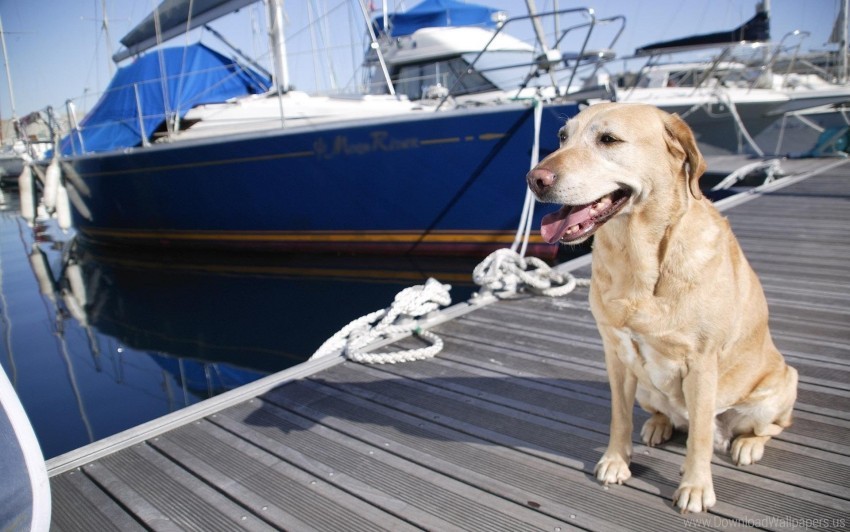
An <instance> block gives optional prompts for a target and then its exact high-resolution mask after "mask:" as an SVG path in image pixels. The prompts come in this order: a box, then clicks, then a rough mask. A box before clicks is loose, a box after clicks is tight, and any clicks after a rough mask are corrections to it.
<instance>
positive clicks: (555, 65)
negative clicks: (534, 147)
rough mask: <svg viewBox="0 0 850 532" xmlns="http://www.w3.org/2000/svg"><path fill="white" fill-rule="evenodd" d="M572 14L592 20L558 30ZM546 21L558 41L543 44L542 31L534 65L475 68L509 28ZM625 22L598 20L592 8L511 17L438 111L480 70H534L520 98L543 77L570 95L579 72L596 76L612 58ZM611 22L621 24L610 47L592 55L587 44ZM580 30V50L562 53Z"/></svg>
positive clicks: (620, 18) (445, 96)
mask: <svg viewBox="0 0 850 532" xmlns="http://www.w3.org/2000/svg"><path fill="white" fill-rule="evenodd" d="M572 15H582V16H584V17H586V18H587V19H589V20H588V21H586V22H582V23H579V24H575V25H572V26H569V27H567V28H566V29H561V28H560V27H559V21H560V20H561V18H562V17H565V16H572ZM546 19H549V20H551V21H553V29H554V35H555V36H556V39H555V40H554V46H553V47H551V48H550V47H549V46H548V44H547V43H546V42H542V41H544V40H545V38H544V36H543V35H542V34H541V33H540V32H538V33H537V39H536V45H535V52H534V53H535V57H534V59H533V61H532V62H530V63H523V64H521V65H508V66H506V65H500V66H499V67H494V68H490V69H481V70H476V69H475V67H476V65H477V64H478V62H479V60H481V58H482V57H484V56H485V55H486V54H487V53H488V52H491V46H493V45H494V43H495V42H497V39H498V38H499V36H500V35H501V33H502V32H503V31H506V28H508V27H513V26H516V25H517V24H519V23H521V22H531V23H532V24H539V22H540V21H541V20H546ZM625 22H626V19H625V17H623V16H615V17H609V18H604V19H598V18H596V14H595V12H594V11H593V9H590V8H585V7H581V8H571V9H559V10H555V11H548V12H544V13H535V14H529V15H522V16H517V17H511V18H509V19H507V20H506V21H504V23H502V24H501V25H500V26H499V27H498V28H497V29H496V31H495V32H494V33H493V35H492V36H491V38H490V40H489V41H488V42H487V44H486V45H485V46H484V47H483V48H482V49H481V50H480V51H479V52H478V53H477V54H476V56H475V58H474V59H473V60H472V61H471V62H470V63H469V66H468V68H467V69H466V71H465V72H463V73H461V75H460V76H458V77H457V78H456V79H455V81H454V83H453V84H452V86H451V87H449V89H448V91H445V94H443V96H442V98H441V100H440V102H439V103H438V104H437V106H436V109H435V110H439V109H440V108H441V107H442V106H443V105H444V104H445V102H446V101H447V100H448V99H449V98H451V97H452V95H453V94H455V92H456V90H457V89H458V87H460V86H461V83H462V82H463V80H464V78H465V77H466V76H468V75H470V74H472V73H473V72H476V71H477V72H480V73H486V72H488V71H494V70H501V69H505V68H516V67H517V66H529V67H531V70H530V71H529V73H528V74H527V75H526V77H525V79H524V80H523V81H522V82H521V83H520V85H519V88H518V90H517V96H519V94H520V93H521V92H522V90H524V89H525V88H527V87H528V84H529V83H530V82H531V81H532V80H533V79H535V78H537V77H540V76H541V75H549V76H550V78H551V81H552V87H553V89H554V90H555V94H556V96H566V95H568V93H569V90H570V86H571V85H572V83H573V81H575V79H576V77H577V73H578V71H579V69H581V68H583V67H586V66H588V65H590V66H592V67H593V73H594V74H595V73H596V72H597V71H598V69H599V68H600V67H601V64H602V63H603V62H605V61H609V60H611V59H613V52H611V50H612V49H613V47H614V45H615V44H616V42H617V40H618V39H619V38H620V35H621V34H622V33H623V30H624V28H625ZM611 23H619V24H620V27H619V29H618V30H617V31H616V33H615V35H614V37H613V39H612V40H611V42H610V43H609V44H608V46H607V48H605V49H603V50H601V51H593V52H591V51H590V50H589V49H588V43H589V42H590V38H591V35H592V34H593V32H594V30H595V29H596V28H597V26H599V25H600V24H611ZM581 30H586V31H585V32H584V33H583V34H580V35H579V40H580V41H581V45H580V48H579V51H578V52H575V53H569V54H567V53H564V52H562V51H561V49H560V47H561V46H562V44H563V43H564V42H565V40H566V37H567V36H568V35H574V34H575V33H576V32H579V31H581ZM564 70H566V71H567V72H568V74H569V77H568V80H567V83H566V85H565V88H564V94H561V90H560V81H559V80H558V79H557V77H556V73H557V72H561V71H564Z"/></svg>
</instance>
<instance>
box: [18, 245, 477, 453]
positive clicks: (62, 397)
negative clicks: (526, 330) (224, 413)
mask: <svg viewBox="0 0 850 532" xmlns="http://www.w3.org/2000/svg"><path fill="white" fill-rule="evenodd" d="M36 234H38V233H36ZM40 238H41V240H45V237H43V236H42V237H40ZM22 240H23V239H22ZM38 240H39V237H36V240H35V241H34V242H33V243H32V244H31V245H27V243H26V242H24V247H25V248H29V249H25V251H26V252H27V253H28V254H29V261H30V266H31V267H32V270H33V272H34V273H35V276H36V279H37V281H38V285H39V290H40V291H41V293H42V299H43V300H44V301H46V302H49V304H48V305H47V307H48V314H49V316H50V318H49V321H52V324H51V327H52V329H53V332H54V333H55V334H54V336H55V342H57V345H58V349H54V350H53V351H54V352H55V351H58V352H59V354H60V356H59V357H55V356H54V357H44V355H43V354H41V355H39V354H36V353H34V352H33V351H37V350H38V349H37V348H32V349H29V350H28V352H27V354H26V356H22V355H23V353H22V352H21V350H17V352H16V353H15V356H14V357H13V356H12V354H11V353H12V351H11V350H10V356H9V360H13V361H17V370H18V371H17V373H18V379H17V380H18V383H17V384H16V388H17V390H18V394H19V395H20V396H21V398H22V402H23V403H24V405H25V408H27V411H28V414H29V416H30V418H31V420H32V422H33V425H34V427H35V429H36V433H37V435H38V437H39V440H40V441H41V444H42V448H43V450H44V454H45V456H46V457H47V458H50V457H53V456H56V455H58V454H62V453H64V452H67V451H69V450H72V449H74V448H76V447H79V446H81V445H84V444H87V443H89V442H91V441H95V440H98V439H102V438H104V437H107V436H109V435H112V434H114V433H116V432H120V431H122V430H125V429H128V428H130V427H133V426H135V425H138V424H140V423H143V422H145V421H148V420H150V419H153V418H156V417H159V416H161V415H164V414H167V413H169V412H172V411H174V410H177V409H179V408H182V407H184V406H188V405H190V404H193V403H196V402H198V401H200V400H203V399H205V398H208V397H211V396H213V395H216V394H219V393H221V392H224V391H227V390H230V389H233V388H236V387H238V386H241V385H243V384H246V383H248V382H251V381H253V380H256V379H258V378H260V377H262V376H264V375H266V374H269V373H272V372H276V371H280V370H283V369H286V368H288V367H291V366H294V365H296V364H298V363H300V362H302V361H304V360H306V359H307V358H309V356H310V355H311V354H312V353H313V352H314V351H315V350H316V349H317V348H318V347H319V346H320V345H321V344H322V343H323V342H324V341H325V340H326V339H327V338H328V337H330V336H331V335H333V334H334V333H335V332H336V331H337V330H339V329H340V328H342V327H343V326H344V325H346V324H347V323H349V322H350V321H351V320H352V319H355V318H357V317H359V316H362V315H364V314H367V313H369V312H372V311H374V310H377V309H381V308H385V307H387V306H388V305H389V304H390V303H391V302H392V300H393V297H394V296H395V294H397V293H398V292H399V291H400V290H402V289H404V288H406V287H408V286H412V285H415V284H421V283H422V282H423V281H424V280H425V279H427V278H428V277H435V278H437V279H439V280H440V281H441V282H444V283H449V284H452V285H453V287H454V288H453V289H452V297H453V299H454V300H455V301H461V300H464V299H467V298H468V297H469V296H470V295H471V293H472V292H474V291H475V290H476V287H474V286H473V284H472V281H471V272H472V269H473V267H474V265H475V261H470V260H463V261H458V260H453V259H445V258H444V259H426V258H415V259H414V258H410V259H406V258H400V257H395V258H379V257H356V258H355V257H329V256H326V255H325V256H322V257H304V256H299V257H295V256H280V255H245V254H229V255H221V254H218V255H210V254H203V255H199V254H189V255H187V254H185V253H180V254H177V253H173V254H164V253H162V252H161V251H160V252H157V253H156V254H153V253H151V254H145V252H140V251H138V250H134V251H132V253H129V252H128V251H118V250H115V249H104V248H98V247H93V246H91V245H86V244H84V243H83V242H81V241H79V240H76V241H73V242H71V243H70V244H67V245H65V246H64V249H62V246H59V245H57V244H56V243H51V242H50V241H49V240H48V241H42V242H39V241H38ZM12 330H14V329H12ZM42 330H43V325H42ZM39 336H48V337H49V336H50V335H46V334H41V335H39ZM43 340H44V339H39V340H38V341H41V342H43ZM33 341H36V339H33ZM39 352H40V351H39ZM37 356H41V357H44V358H45V359H44V360H42V361H41V362H40V363H39V364H38V365H39V367H38V368H33V367H31V368H30V370H29V371H25V370H23V369H22V367H23V366H29V365H30V364H35V363H36V362H35V360H36V358H34V357H37ZM22 358H24V359H26V361H25V362H21V359H22ZM13 365H14V364H13ZM63 374H64V375H63ZM69 385H70V386H69ZM45 387H47V388H49V389H44V388H45ZM71 398H73V400H69V399H71Z"/></svg>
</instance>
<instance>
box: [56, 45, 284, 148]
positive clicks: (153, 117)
mask: <svg viewBox="0 0 850 532" xmlns="http://www.w3.org/2000/svg"><path fill="white" fill-rule="evenodd" d="M161 64H162V65H164V66H165V72H166V76H165V79H164V80H163V76H162V75H161V74H160V73H161V72H162V70H161V68H160V65H161ZM270 85H271V84H270V81H269V79H268V78H266V77H264V76H262V75H260V74H258V73H257V72H255V71H253V70H249V69H247V68H246V67H243V66H242V65H240V64H238V63H236V62H235V61H233V60H232V59H229V58H227V57H225V56H224V55H222V54H220V53H218V52H216V51H214V50H211V49H210V48H208V47H206V46H204V45H203V44H200V43H198V44H193V45H190V46H187V47H178V48H163V49H161V50H157V51H153V52H151V53H149V54H147V55H144V56H142V57H140V58H138V59H137V60H136V61H135V62H133V63H132V64H130V65H128V66H125V67H122V68H120V69H119V70H118V72H116V73H115V77H113V78H112V81H111V82H110V83H109V87H108V88H107V89H106V92H105V93H104V95H103V96H102V97H101V98H100V100H98V102H97V104H96V105H95V106H94V108H93V109H92V110H91V112H90V113H89V114H88V115H86V117H85V118H84V119H83V120H82V121H81V122H80V127H79V130H78V131H73V132H72V133H71V134H70V135H68V136H67V137H65V138H64V139H62V143H61V145H60V146H61V148H60V149H61V150H62V155H73V154H80V153H83V152H85V153H91V152H103V151H109V150H114V149H118V148H127V147H131V146H139V145H140V144H141V143H142V138H143V137H144V138H150V135H151V134H152V133H153V132H154V131H155V130H156V129H157V128H158V127H160V126H161V124H162V123H163V121H164V120H165V117H166V109H168V115H169V116H170V117H173V116H174V114H175V113H179V114H180V116H181V117H183V116H184V115H185V114H186V112H188V111H189V110H190V109H191V108H192V107H194V106H196V105H199V104H204V103H217V102H223V101H225V100H228V99H229V98H233V97H236V96H243V95H246V94H259V93H263V92H265V91H266V90H268V88H269V87H270ZM163 94H165V95H166V97H165V98H164V97H163ZM137 102H138V104H140V105H141V109H142V112H141V115H142V117H143V123H144V126H143V127H144V131H142V132H140V131H139V114H140V113H139V111H138V107H139V105H137ZM166 104H167V105H166ZM80 136H82V140H83V146H81V145H80ZM72 143H73V144H72ZM83 148H85V149H83Z"/></svg>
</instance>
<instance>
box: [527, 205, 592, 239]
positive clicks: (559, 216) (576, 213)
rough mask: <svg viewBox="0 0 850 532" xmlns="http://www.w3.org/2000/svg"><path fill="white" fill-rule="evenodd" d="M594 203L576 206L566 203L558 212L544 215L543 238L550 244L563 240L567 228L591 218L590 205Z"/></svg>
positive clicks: (542, 223)
mask: <svg viewBox="0 0 850 532" xmlns="http://www.w3.org/2000/svg"><path fill="white" fill-rule="evenodd" d="M592 205H593V204H592V203H589V204H587V205H579V206H576V207H571V206H569V205H565V206H563V207H561V208H560V209H559V210H558V211H557V212H553V213H551V214H547V215H546V216H544V217H543V220H542V222H541V224H540V235H541V236H542V237H543V240H545V241H546V242H548V243H550V244H554V243H556V242H558V241H559V240H561V239H562V238H563V237H564V234H565V233H566V232H567V229H569V228H570V227H572V226H574V225H576V224H580V223H582V222H586V221H587V220H589V219H590V207H591V206H592Z"/></svg>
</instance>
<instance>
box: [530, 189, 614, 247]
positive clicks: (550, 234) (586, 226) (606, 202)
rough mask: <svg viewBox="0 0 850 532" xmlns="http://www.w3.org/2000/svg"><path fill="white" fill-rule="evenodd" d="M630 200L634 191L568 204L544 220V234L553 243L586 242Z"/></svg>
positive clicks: (541, 230) (542, 234)
mask: <svg viewBox="0 0 850 532" xmlns="http://www.w3.org/2000/svg"><path fill="white" fill-rule="evenodd" d="M629 197H631V191H630V190H629V189H626V188H620V189H617V190H615V191H614V192H611V193H610V194H606V195H604V196H602V197H601V198H599V199H598V200H596V201H594V202H592V203H588V204H585V205H564V206H563V207H561V208H560V209H559V210H558V211H556V212H553V213H551V214H547V215H546V216H544V217H543V222H542V224H541V226H540V234H541V236H542V237H543V239H544V240H545V241H546V242H548V243H550V244H555V243H556V242H565V243H572V242H577V241H579V240H583V239H585V238H587V237H589V236H590V235H592V234H593V233H594V232H595V231H596V230H597V229H599V227H601V226H602V224H604V223H605V222H607V221H608V220H610V219H611V218H612V217H613V216H614V215H615V214H617V213H618V212H619V211H620V209H622V208H623V207H625V205H626V202H627V201H628V200H629Z"/></svg>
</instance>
